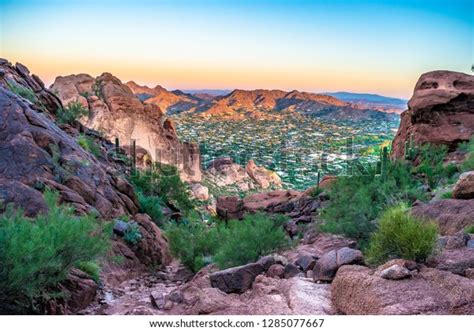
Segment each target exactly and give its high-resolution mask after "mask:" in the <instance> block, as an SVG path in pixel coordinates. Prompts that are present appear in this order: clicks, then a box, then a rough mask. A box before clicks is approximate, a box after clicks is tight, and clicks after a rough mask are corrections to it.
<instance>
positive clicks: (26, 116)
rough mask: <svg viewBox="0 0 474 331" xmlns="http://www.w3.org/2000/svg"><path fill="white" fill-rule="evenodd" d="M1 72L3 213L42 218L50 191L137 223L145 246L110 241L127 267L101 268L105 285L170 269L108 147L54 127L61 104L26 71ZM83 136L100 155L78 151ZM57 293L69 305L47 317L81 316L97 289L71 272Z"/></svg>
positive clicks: (52, 307) (4, 66) (160, 239)
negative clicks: (156, 268)
mask: <svg viewBox="0 0 474 331" xmlns="http://www.w3.org/2000/svg"><path fill="white" fill-rule="evenodd" d="M0 73H1V74H0V127H1V130H0V150H1V152H0V200H1V202H2V203H1V207H0V212H3V211H4V208H5V206H6V205H7V204H9V203H12V204H13V205H14V207H15V208H20V207H21V208H22V209H23V210H24V211H25V214H26V215H27V216H31V217H34V216H36V215H37V214H38V213H41V212H45V211H46V205H45V202H44V199H43V194H42V191H43V190H44V189H45V188H51V189H54V190H56V191H57V192H58V193H59V198H60V202H62V203H68V204H70V205H71V207H73V208H74V210H75V211H76V212H77V213H88V212H93V211H94V212H97V213H98V215H99V216H100V218H101V219H105V220H110V219H113V218H116V217H119V216H122V215H129V216H131V218H134V219H135V220H136V222H137V223H138V225H139V229H140V232H141V234H142V240H141V241H140V243H139V244H137V245H136V246H135V247H129V246H128V245H126V244H125V243H124V242H123V241H122V240H120V239H117V240H114V241H113V243H112V252H111V254H113V256H121V257H123V258H124V259H123V260H124V261H123V262H124V263H123V265H121V266H119V267H117V266H112V264H108V263H105V265H104V269H103V270H104V277H103V278H104V281H105V282H106V283H107V282H109V281H110V282H113V281H114V279H119V278H126V277H132V276H133V275H134V273H136V272H137V271H143V270H144V269H145V267H146V266H150V265H164V264H167V263H169V261H170V256H169V252H168V244H167V241H166V239H165V238H164V236H163V235H162V233H161V232H160V230H159V229H158V228H157V227H156V225H155V224H154V223H153V222H151V220H150V218H149V217H148V216H147V215H142V214H137V211H138V202H137V198H136V195H135V192H134V189H133V187H132V186H131V184H130V183H129V182H128V181H127V180H126V179H125V178H126V177H125V176H124V173H125V171H126V170H125V168H126V167H125V166H124V164H123V163H120V162H117V161H116V160H115V159H114V158H113V157H112V156H110V153H108V152H109V151H111V149H112V148H113V145H112V143H110V142H109V141H107V140H105V139H103V138H101V137H100V136H98V135H97V133H95V132H94V131H92V130H89V129H87V128H85V127H83V126H81V125H76V126H74V127H73V126H70V125H61V126H58V125H57V124H56V123H55V122H54V120H55V112H56V111H57V110H58V109H59V108H61V107H62V105H61V101H60V100H59V99H57V98H56V97H55V96H54V95H53V94H52V93H51V92H49V91H48V90H47V89H45V88H44V85H43V84H42V82H41V81H40V80H39V78H38V77H36V76H34V75H32V76H30V75H29V72H28V69H26V67H24V66H22V65H19V64H17V65H16V66H12V65H11V64H10V63H8V62H6V61H3V60H0ZM10 84H17V85H19V86H21V87H22V88H23V89H29V90H30V91H32V96H33V97H34V100H33V101H34V102H31V101H30V100H27V99H25V98H24V97H21V96H19V95H16V94H14V93H13V92H12V91H10V90H8V89H7V88H6V87H8V86H9V85H10ZM79 86H82V85H81V84H79ZM32 99H33V98H32ZM80 135H86V136H88V137H89V138H91V139H94V142H95V143H96V144H97V145H98V146H99V153H98V155H92V154H91V153H90V152H88V151H87V150H85V149H84V148H82V147H81V146H80V145H79V144H78V142H77V139H78V137H79V136H80ZM122 230H123V229H122ZM115 231H116V233H117V231H118V232H120V229H119V228H118V227H117V229H115ZM60 286H62V289H63V290H64V291H65V292H67V293H69V294H70V296H71V300H66V301H64V300H63V301H61V300H59V301H58V300H56V301H52V302H50V303H49V306H48V307H47V310H48V312H49V313H54V314H64V313H72V312H75V311H77V310H79V309H82V308H84V306H85V305H87V304H88V303H89V302H90V300H92V299H93V298H94V297H95V292H96V290H97V285H96V284H95V282H94V281H93V280H91V279H90V278H89V277H88V276H87V275H84V274H83V273H81V272H79V271H78V270H71V272H70V275H69V277H68V279H67V280H66V281H65V282H64V283H63V284H61V285H60Z"/></svg>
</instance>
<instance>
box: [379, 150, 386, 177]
mask: <svg viewBox="0 0 474 331" xmlns="http://www.w3.org/2000/svg"><path fill="white" fill-rule="evenodd" d="M387 171H388V148H387V146H385V147H384V148H383V149H382V155H381V159H380V175H381V176H382V179H385V178H386V176H387Z"/></svg>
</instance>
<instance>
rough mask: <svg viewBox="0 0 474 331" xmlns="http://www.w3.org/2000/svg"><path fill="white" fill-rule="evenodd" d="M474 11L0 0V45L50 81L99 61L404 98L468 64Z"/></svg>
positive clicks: (421, 5)
mask: <svg viewBox="0 0 474 331" xmlns="http://www.w3.org/2000/svg"><path fill="white" fill-rule="evenodd" d="M473 10H474V9H473V0H449V1H438V0H427V1H421V0H404V1H380V0H379V1H369V0H365V1H364V0H362V1H340V0H332V1H318V0H314V1H298V0H296V1H205V0H203V1H179V0H178V1H140V0H137V1H21V0H15V1H2V0H0V12H1V14H0V20H1V26H0V28H1V32H0V33H1V34H0V38H1V44H0V47H1V49H0V56H1V57H3V58H7V59H8V60H9V61H11V62H16V61H18V62H21V63H23V64H25V65H27V66H28V67H29V68H30V70H31V71H32V72H34V73H36V74H38V75H39V76H40V77H41V78H42V79H43V80H44V81H45V82H46V83H47V84H48V85H49V84H50V83H52V81H53V80H54V78H55V77H56V76H58V75H67V74H71V73H80V72H85V73H89V74H91V75H93V76H96V75H99V74H100V73H102V72H104V71H108V72H111V73H113V74H114V75H116V76H118V77H119V78H120V79H121V80H122V81H124V82H125V81H128V80H134V81H136V82H138V83H142V84H148V85H151V86H154V85H155V84H161V85H163V86H165V87H167V88H171V89H175V88H180V89H191V88H193V89H199V88H214V89H233V88H245V89H253V88H279V89H285V90H293V89H298V90H305V91H315V92H322V91H341V90H345V91H352V92H370V93H379V94H384V95H390V96H397V97H404V98H409V97H410V95H411V92H412V90H413V87H414V84H415V82H416V80H417V78H418V77H419V76H420V74H421V73H423V72H426V71H430V70H435V69H449V70H455V71H462V72H466V73H470V68H471V64H472V63H473V39H474V37H473V35H474V34H473V25H474V24H473V15H474V14H473Z"/></svg>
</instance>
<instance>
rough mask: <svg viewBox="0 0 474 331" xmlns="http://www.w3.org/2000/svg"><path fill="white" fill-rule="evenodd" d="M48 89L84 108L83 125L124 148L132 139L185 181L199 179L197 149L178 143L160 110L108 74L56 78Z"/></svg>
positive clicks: (194, 146) (174, 133)
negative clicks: (179, 174) (94, 76)
mask: <svg viewBox="0 0 474 331" xmlns="http://www.w3.org/2000/svg"><path fill="white" fill-rule="evenodd" d="M51 90H52V91H53V92H55V93H56V94H57V95H58V96H59V98H60V99H61V101H62V102H63V103H64V104H65V105H67V104H69V103H71V102H73V101H78V102H80V103H81V104H83V105H84V106H87V108H88V109H89V111H90V114H89V116H88V117H85V118H83V119H81V122H82V124H84V125H85V126H87V127H89V128H92V129H95V130H98V131H100V132H102V133H103V134H104V136H105V137H106V138H108V139H110V140H112V141H114V140H115V138H118V139H119V142H120V145H121V146H123V147H125V149H127V147H130V145H131V142H132V141H133V140H135V141H136V146H137V147H139V148H140V147H141V148H143V149H145V150H146V151H147V152H148V154H149V155H150V156H151V158H152V160H153V161H157V162H161V163H165V164H172V165H175V166H177V167H178V169H179V170H180V173H181V176H182V178H183V179H184V180H187V181H200V180H201V169H200V154H199V148H198V146H196V145H194V144H189V143H182V142H180V141H179V140H178V138H177V136H176V131H175V127H174V124H173V123H172V122H171V121H170V120H169V119H166V118H165V117H164V116H163V112H162V111H161V109H160V108H159V107H157V106H156V105H153V104H146V105H145V104H143V103H142V102H141V101H140V100H139V99H138V98H137V97H136V96H135V95H134V94H133V92H132V90H131V89H130V88H129V87H128V86H127V85H125V84H122V82H121V81H120V80H119V79H118V78H116V77H114V76H113V75H111V74H110V73H103V74H102V75H100V76H99V77H97V78H93V77H91V76H89V75H86V74H79V75H70V76H66V77H57V78H56V80H55V82H54V83H53V85H52V86H51Z"/></svg>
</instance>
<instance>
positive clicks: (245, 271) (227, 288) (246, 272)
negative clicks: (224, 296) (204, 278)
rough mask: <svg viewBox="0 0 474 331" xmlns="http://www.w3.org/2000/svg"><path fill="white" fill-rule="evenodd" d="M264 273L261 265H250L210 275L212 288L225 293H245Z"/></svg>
mask: <svg viewBox="0 0 474 331" xmlns="http://www.w3.org/2000/svg"><path fill="white" fill-rule="evenodd" d="M263 271H264V268H263V265H262V264H260V263H249V264H246V265H243V266H240V267H235V268H229V269H225V270H222V271H218V272H215V273H212V274H211V275H210V280H211V285H212V287H216V288H218V289H219V290H221V291H222V292H225V293H243V292H245V291H247V290H248V289H249V288H251V287H252V284H253V281H254V280H255V278H256V277H257V276H258V275H259V274H261V273H262V272H263Z"/></svg>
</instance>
